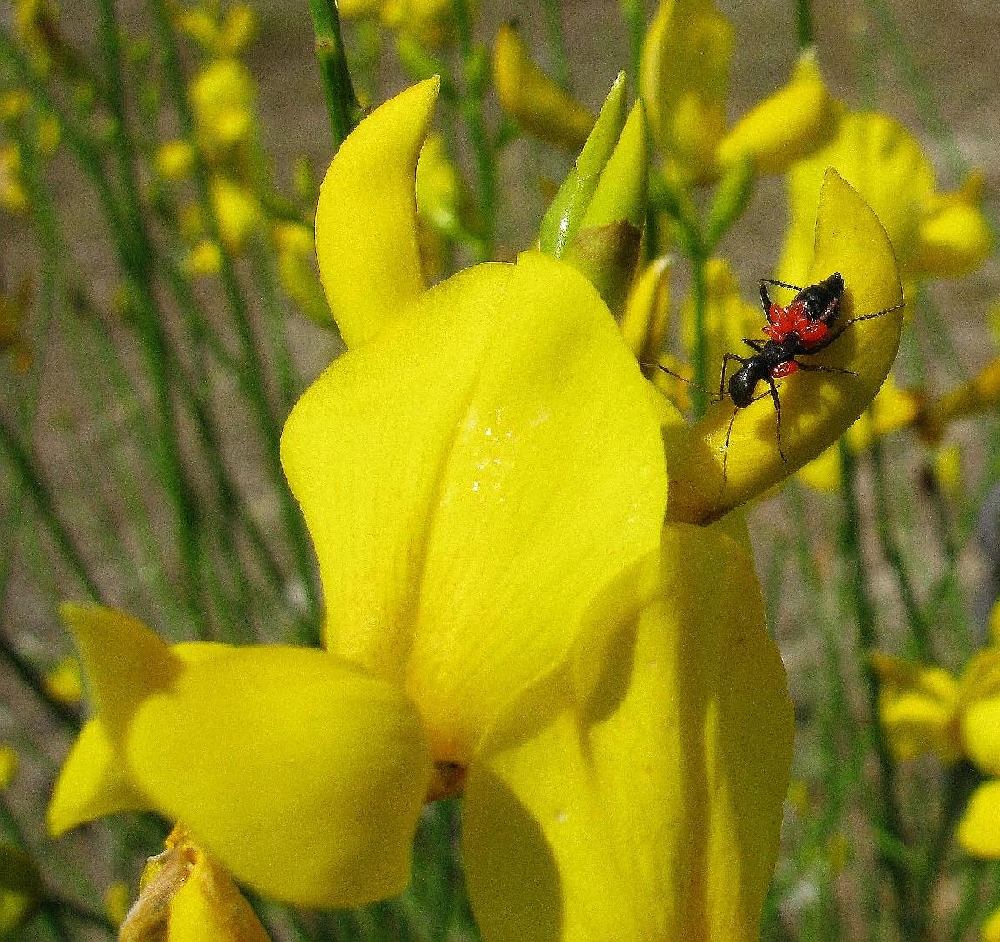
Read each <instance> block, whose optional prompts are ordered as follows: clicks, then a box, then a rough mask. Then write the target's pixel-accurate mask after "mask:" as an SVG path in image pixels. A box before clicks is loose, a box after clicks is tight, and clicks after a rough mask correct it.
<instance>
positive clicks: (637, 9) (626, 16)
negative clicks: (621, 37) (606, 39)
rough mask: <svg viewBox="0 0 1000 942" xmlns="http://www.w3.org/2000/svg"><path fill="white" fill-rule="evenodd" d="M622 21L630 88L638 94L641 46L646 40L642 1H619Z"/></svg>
mask: <svg viewBox="0 0 1000 942" xmlns="http://www.w3.org/2000/svg"><path fill="white" fill-rule="evenodd" d="M620 7H621V11H622V19H623V20H624V21H625V27H626V29H627V30H628V51H629V67H630V69H631V73H632V74H631V80H632V88H634V89H636V90H637V91H636V94H638V88H639V82H640V76H641V69H642V44H643V42H644V41H645V38H646V7H645V4H644V3H643V0H620Z"/></svg>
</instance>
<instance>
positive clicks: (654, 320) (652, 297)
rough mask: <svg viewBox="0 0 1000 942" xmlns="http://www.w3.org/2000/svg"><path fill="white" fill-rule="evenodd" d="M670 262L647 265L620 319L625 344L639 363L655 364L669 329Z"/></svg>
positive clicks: (662, 259) (666, 257) (664, 258)
mask: <svg viewBox="0 0 1000 942" xmlns="http://www.w3.org/2000/svg"><path fill="white" fill-rule="evenodd" d="M670 271H671V258H670V256H669V255H664V256H661V257H660V258H658V259H656V260H655V261H652V262H650V263H649V264H648V265H647V266H646V267H645V268H644V269H643V270H642V272H641V273H640V274H639V277H638V278H636V280H635V284H634V285H633V286H632V290H631V291H630V292H629V296H628V300H627V302H626V304H625V312H624V314H623V315H622V335H623V336H624V337H625V343H627V344H628V347H629V349H630V350H631V351H632V353H633V354H635V357H636V359H637V360H638V361H639V362H640V363H643V364H645V363H650V362H653V361H655V360H656V358H657V357H658V356H659V354H660V350H661V349H662V348H663V343H664V341H665V339H666V336H667V330H668V328H669V326H670Z"/></svg>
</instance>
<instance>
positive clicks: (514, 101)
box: [493, 24, 594, 150]
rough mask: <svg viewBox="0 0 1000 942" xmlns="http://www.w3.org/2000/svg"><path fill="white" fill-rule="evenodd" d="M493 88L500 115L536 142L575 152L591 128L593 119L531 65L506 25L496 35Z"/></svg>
mask: <svg viewBox="0 0 1000 942" xmlns="http://www.w3.org/2000/svg"><path fill="white" fill-rule="evenodd" d="M493 84H494V85H495V86H496V90H497V99H498V100H499V102H500V107H501V108H502V109H503V110H504V112H505V113H506V114H508V115H509V116H510V117H512V118H513V119H514V120H515V121H516V122H517V123H518V124H519V125H520V126H521V127H522V128H524V130H525V131H527V132H528V133H529V134H532V135H534V136H535V137H537V138H539V139H540V140H543V141H548V142H549V143H550V144H556V145H558V146H559V147H565V148H566V149H567V150H577V149H578V148H580V147H581V146H583V142H584V141H585V140H586V139H587V135H588V134H589V133H590V129H591V128H592V127H593V126H594V115H593V114H592V113H591V112H590V111H589V110H588V109H586V108H584V107H583V105H581V104H580V103H579V102H578V101H576V99H574V98H573V97H572V96H570V95H568V94H567V93H566V92H565V91H563V89H561V88H560V87H559V86H558V85H557V84H556V83H555V81H554V80H553V79H551V78H549V76H548V75H546V74H545V73H544V72H543V71H542V70H541V69H540V68H539V67H538V66H537V65H536V64H535V63H534V62H533V61H532V59H531V55H530V53H529V52H528V48H527V47H526V46H525V44H524V42H523V40H522V39H521V37H520V36H519V35H518V32H517V30H516V29H515V28H514V27H513V26H511V25H510V24H504V25H503V26H501V27H500V29H499V31H498V32H497V38H496V42H495V44H494V47H493Z"/></svg>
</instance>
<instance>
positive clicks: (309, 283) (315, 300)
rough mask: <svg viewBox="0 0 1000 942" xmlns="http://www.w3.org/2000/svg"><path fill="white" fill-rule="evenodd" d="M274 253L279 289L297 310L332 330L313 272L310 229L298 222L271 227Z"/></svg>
mask: <svg viewBox="0 0 1000 942" xmlns="http://www.w3.org/2000/svg"><path fill="white" fill-rule="evenodd" d="M274 242H275V245H276V247H277V250H278V277H279V278H280V279H281V286H282V287H283V288H284V289H285V291H286V293H287V294H288V296H289V297H290V298H291V299H292V300H293V301H294V302H295V304H296V306H297V307H298V309H299V310H300V311H301V312H302V313H303V314H305V316H306V317H308V318H309V319H310V320H311V321H313V322H315V323H317V324H319V325H320V326H321V327H333V318H332V317H331V316H330V308H329V307H328V306H327V303H326V298H325V297H324V296H323V287H322V285H321V284H320V283H319V275H318V274H317V273H316V247H315V243H314V242H313V233H312V230H311V229H310V228H309V227H308V226H305V225H303V224H302V223H297V222H289V223H282V224H281V225H279V226H277V227H275V230H274Z"/></svg>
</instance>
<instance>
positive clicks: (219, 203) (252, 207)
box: [212, 176, 264, 253]
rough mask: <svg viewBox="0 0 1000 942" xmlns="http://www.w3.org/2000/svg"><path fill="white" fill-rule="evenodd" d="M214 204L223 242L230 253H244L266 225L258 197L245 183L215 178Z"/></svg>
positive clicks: (226, 178) (221, 177)
mask: <svg viewBox="0 0 1000 942" xmlns="http://www.w3.org/2000/svg"><path fill="white" fill-rule="evenodd" d="M212 204H213V206H214V207H215V216H216V219H217V220H218V222H219V235H220V236H222V241H223V242H224V243H225V244H226V246H227V247H228V248H229V250H230V251H232V252H237V253H238V252H240V251H242V250H243V249H244V248H245V246H246V243H247V240H248V239H250V237H251V236H252V235H253V234H254V233H255V232H258V231H259V230H260V227H261V226H262V225H263V222H264V212H263V210H262V209H261V205H260V203H259V202H258V201H257V198H256V197H255V196H254V195H253V194H252V193H251V192H250V191H249V190H248V189H247V188H246V186H244V185H243V184H241V183H237V182H236V181H235V180H231V179H229V178H228V177H224V176H216V177H213V178H212Z"/></svg>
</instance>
